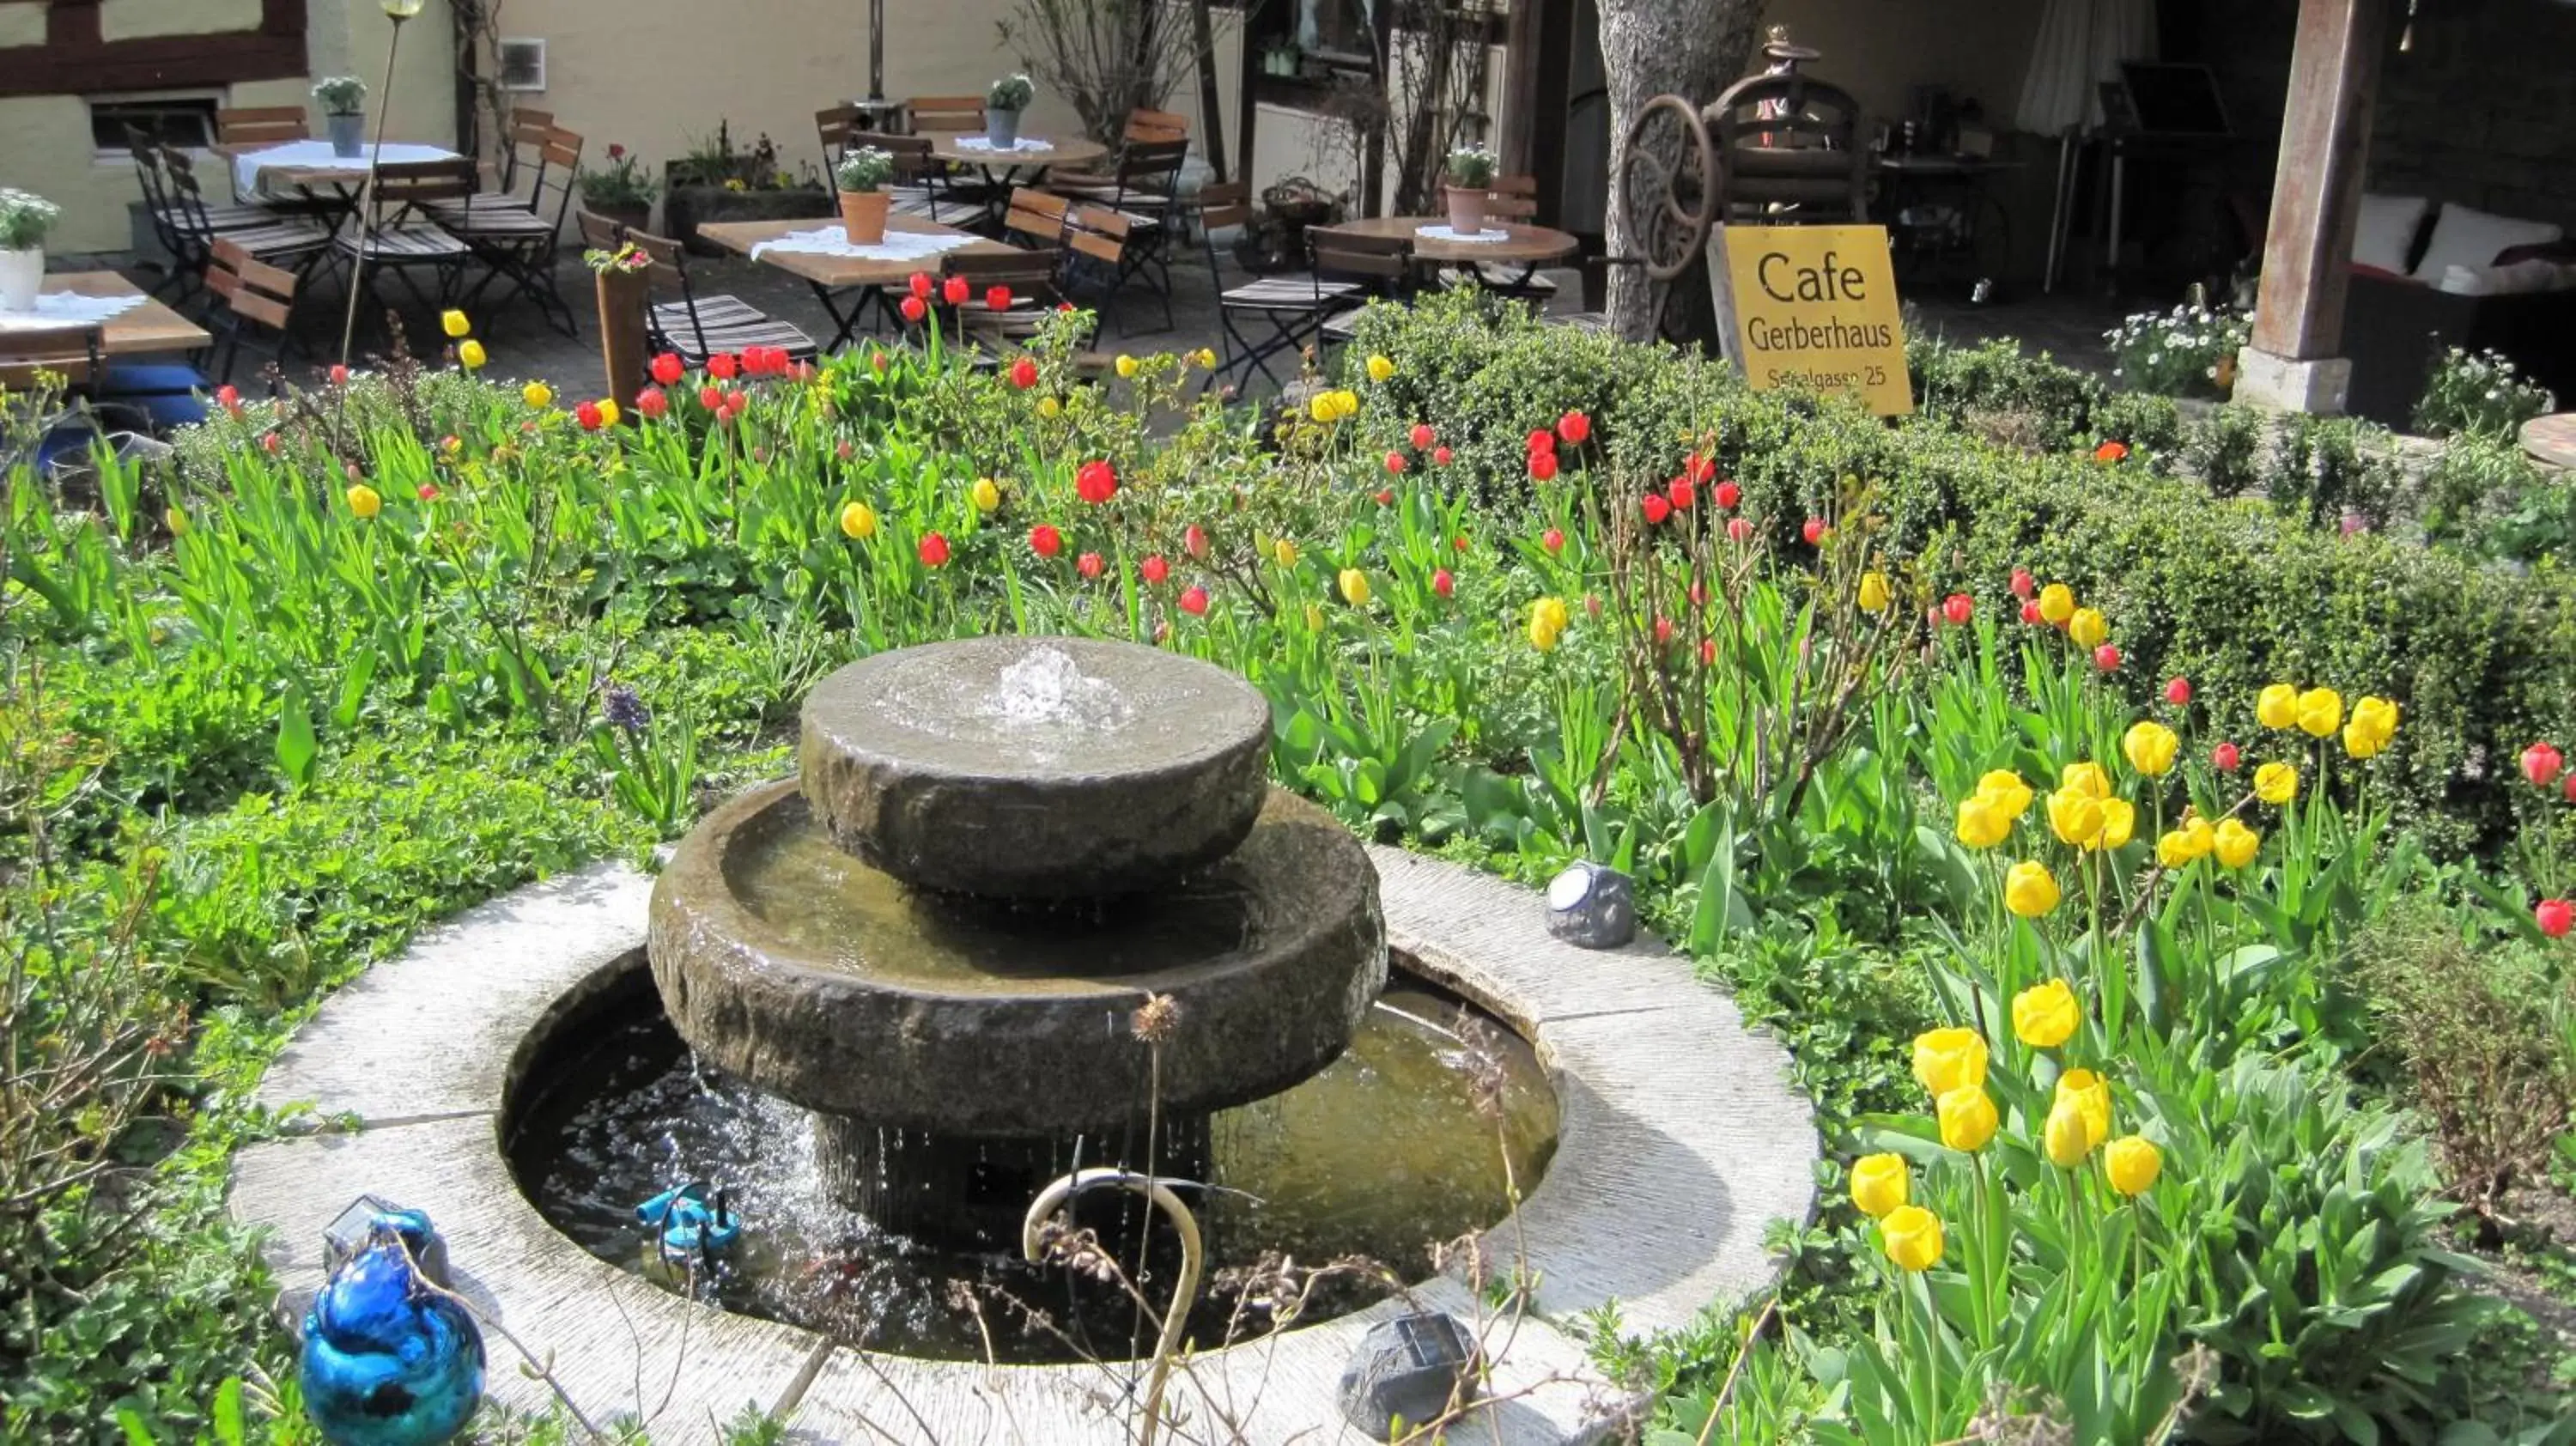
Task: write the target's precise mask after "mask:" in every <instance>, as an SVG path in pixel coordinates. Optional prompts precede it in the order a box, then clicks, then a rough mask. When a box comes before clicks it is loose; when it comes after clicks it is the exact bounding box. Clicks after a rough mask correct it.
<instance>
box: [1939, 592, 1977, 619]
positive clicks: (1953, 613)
mask: <svg viewBox="0 0 2576 1446" xmlns="http://www.w3.org/2000/svg"><path fill="white" fill-rule="evenodd" d="M1976 615H1977V600H1976V599H1975V598H1972V597H1970V596H1968V595H1967V594H1966V593H1963V592H1954V593H1952V594H1950V595H1949V596H1948V597H1945V598H1943V599H1941V616H1942V617H1943V618H1945V619H1947V620H1948V621H1949V623H1950V625H1951V626H1952V627H1956V628H1964V627H1966V626H1967V625H1968V619H1970V618H1972V617H1975V616H1976Z"/></svg>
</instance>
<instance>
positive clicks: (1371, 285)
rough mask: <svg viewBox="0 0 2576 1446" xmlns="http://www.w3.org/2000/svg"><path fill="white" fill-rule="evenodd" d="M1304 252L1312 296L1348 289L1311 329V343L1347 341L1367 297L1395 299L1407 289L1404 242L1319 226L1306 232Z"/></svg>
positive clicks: (1409, 269)
mask: <svg viewBox="0 0 2576 1446" xmlns="http://www.w3.org/2000/svg"><path fill="white" fill-rule="evenodd" d="M1306 248H1307V252H1308V254H1309V255H1311V256H1312V257H1313V258H1314V264H1315V285H1316V287H1317V289H1318V290H1320V289H1322V288H1323V287H1325V286H1328V285H1336V284H1341V285H1348V286H1349V287H1351V290H1350V291H1349V292H1348V293H1346V294H1345V295H1344V296H1343V297H1342V298H1341V300H1340V302H1339V303H1338V304H1336V305H1334V306H1333V307H1332V308H1331V309H1330V310H1329V311H1328V312H1327V313H1326V315H1325V317H1324V320H1323V323H1322V325H1320V326H1319V327H1317V328H1316V335H1317V337H1318V338H1319V339H1320V340H1322V341H1324V342H1326V343H1335V342H1346V341H1349V340H1350V339H1351V334H1352V326H1353V324H1354V323H1355V322H1357V321H1358V320H1359V315H1360V310H1361V303H1363V302H1365V301H1367V300H1369V299H1370V298H1372V297H1400V296H1402V295H1404V294H1405V293H1406V292H1407V291H1408V290H1410V289H1411V286H1412V282H1413V238H1412V237H1410V236H1360V235H1353V234H1351V233H1349V232H1343V231H1335V230H1333V229H1332V228H1331V227H1328V226H1319V227H1315V228H1312V229H1310V230H1308V231H1307V232H1306Z"/></svg>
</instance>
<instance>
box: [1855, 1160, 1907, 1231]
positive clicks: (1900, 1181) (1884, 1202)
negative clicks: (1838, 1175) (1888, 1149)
mask: <svg viewBox="0 0 2576 1446" xmlns="http://www.w3.org/2000/svg"><path fill="white" fill-rule="evenodd" d="M1912 1184H1913V1180H1912V1177H1911V1176H1910V1175H1908V1174H1907V1172H1906V1169H1905V1157H1904V1156H1903V1155H1863V1156H1861V1157H1860V1158H1859V1159H1857V1160H1854V1161H1852V1168H1851V1197H1852V1203H1853V1204H1854V1205H1857V1206H1859V1207H1860V1213H1862V1214H1863V1215H1866V1216H1868V1217H1869V1218H1871V1219H1872V1220H1883V1219H1885V1218H1887V1213H1888V1212H1889V1211H1891V1210H1894V1209H1896V1208H1897V1207H1899V1206H1901V1205H1903V1204H1904V1203H1905V1197H1906V1195H1907V1194H1908V1193H1909V1192H1910V1190H1911V1187H1912Z"/></svg>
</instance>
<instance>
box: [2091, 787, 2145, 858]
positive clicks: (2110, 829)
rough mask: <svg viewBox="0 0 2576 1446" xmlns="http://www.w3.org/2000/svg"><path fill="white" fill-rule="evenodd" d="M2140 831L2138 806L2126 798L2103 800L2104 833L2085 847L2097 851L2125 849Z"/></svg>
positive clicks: (2099, 834) (2095, 837)
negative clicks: (2132, 837) (2131, 838)
mask: <svg viewBox="0 0 2576 1446" xmlns="http://www.w3.org/2000/svg"><path fill="white" fill-rule="evenodd" d="M2137 831H2138V806H2137V805H2136V804H2133V803H2131V802H2129V801H2128V800H2127V799H2125V798H2106V799H2104V800H2102V831H2101V832H2100V833H2097V834H2095V835H2093V842H2091V843H2090V844H2087V845H2085V847H2087V848H2096V849H2124V848H2127V847H2128V846H2129V839H2130V837H2131V836H2132V835H2134V834H2136V832H2137Z"/></svg>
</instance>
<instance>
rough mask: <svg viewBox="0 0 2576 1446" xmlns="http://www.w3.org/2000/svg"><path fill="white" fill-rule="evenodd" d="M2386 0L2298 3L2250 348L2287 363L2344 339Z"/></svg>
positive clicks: (2327, 350) (2318, 355)
mask: <svg viewBox="0 0 2576 1446" xmlns="http://www.w3.org/2000/svg"><path fill="white" fill-rule="evenodd" d="M2387 11H2388V0H2299V22H2298V39H2297V48H2296V49H2295V50H2294V51H2293V52H2292V54H2291V57H2290V93H2289V100H2288V103H2287V105H2286V106H2285V107H2284V109H2283V113H2282V117H2281V156H2280V162H2279V165H2278V167H2277V169H2276V170H2275V172H2274V174H2273V181H2272V217H2271V221H2270V222H2269V224H2268V225H2267V227H2266V229H2265V232H2264V237H2263V285H2262V293H2261V297H2260V299H2259V300H2258V302H2257V303H2256V306H2255V310H2254V330H2253V345H2254V348H2255V350H2257V351H2262V352H2268V353H2270V354H2271V355H2273V356H2276V357H2280V358H2283V359H2285V360H2289V361H2314V360H2320V359H2323V358H2327V357H2331V356H2333V355H2334V354H2335V352H2336V350H2337V348H2339V347H2340V346H2341V345H2342V344H2343V308H2344V292H2345V281H2346V270H2347V267H2348V266H2349V264H2350V262H2351V259H2352V233H2353V224H2354V221H2355V218H2356V217H2358V216H2359V215H2360V212H2361V184H2362V169H2363V165H2364V163H2365V162H2366V161H2367V160H2368V157H2369V150H2370V111H2371V104H2372V102H2373V101H2374V100H2375V99H2376V98H2377V96H2378V92H2379V56H2380V45H2381V41H2382V39H2383V38H2384V37H2385V35H2386V33H2387Z"/></svg>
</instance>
